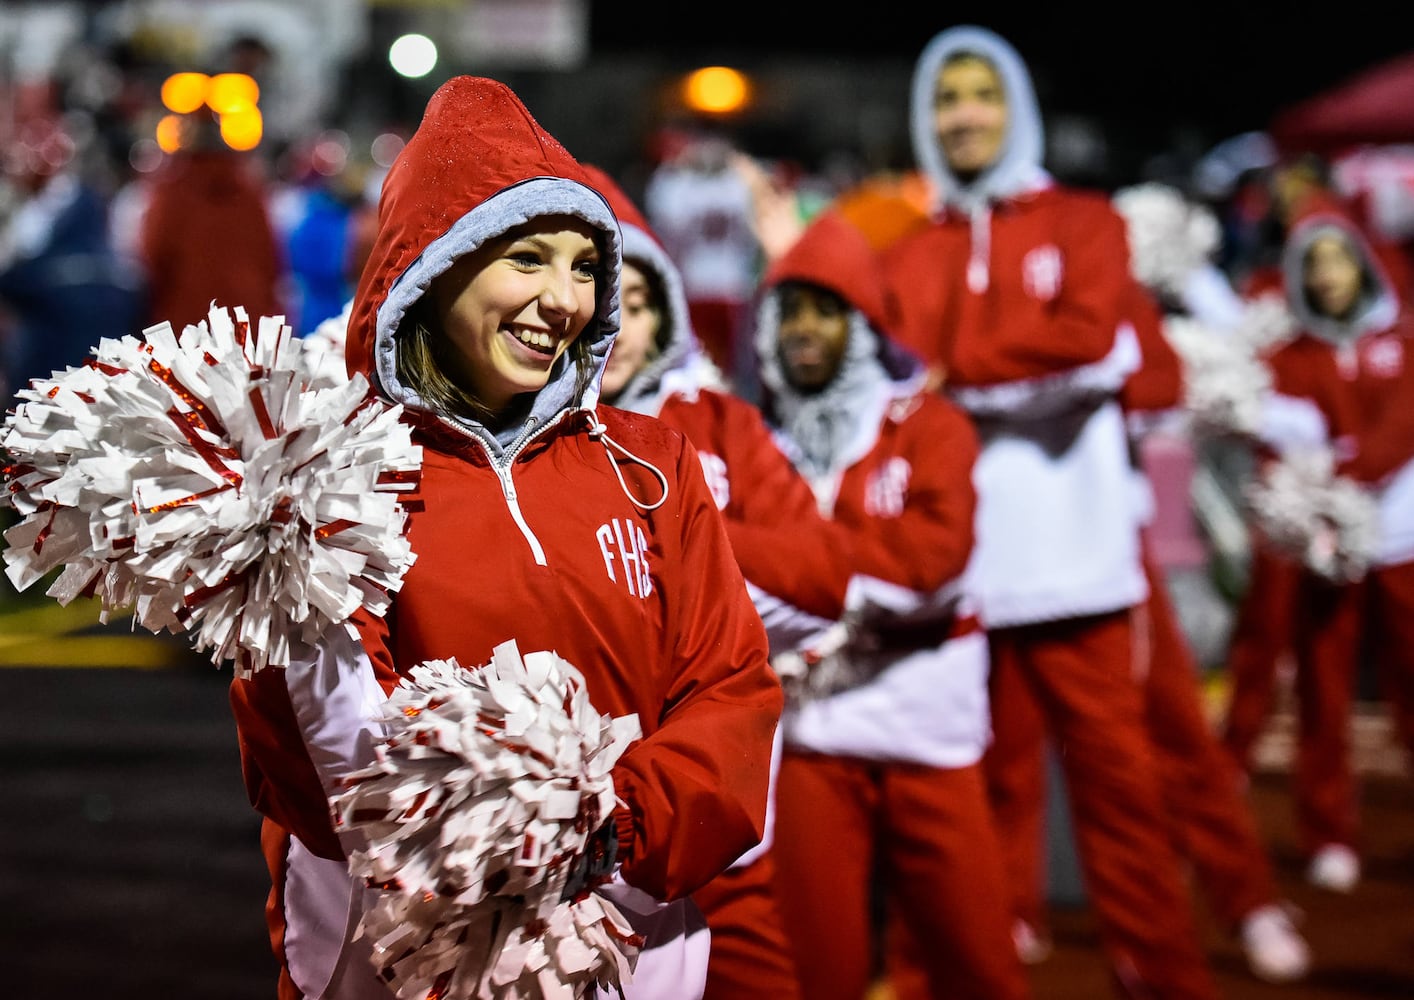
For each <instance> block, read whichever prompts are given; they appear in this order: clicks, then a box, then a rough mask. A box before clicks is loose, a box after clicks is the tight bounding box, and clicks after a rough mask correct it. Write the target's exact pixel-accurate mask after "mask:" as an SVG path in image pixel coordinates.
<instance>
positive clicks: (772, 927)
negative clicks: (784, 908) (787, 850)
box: [692, 851, 804, 1000]
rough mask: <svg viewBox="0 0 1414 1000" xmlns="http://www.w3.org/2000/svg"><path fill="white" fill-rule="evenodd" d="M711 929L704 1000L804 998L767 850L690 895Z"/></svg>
mask: <svg viewBox="0 0 1414 1000" xmlns="http://www.w3.org/2000/svg"><path fill="white" fill-rule="evenodd" d="M692 900H693V902H694V903H696V904H697V907H698V909H700V910H701V911H702V915H703V916H704V917H705V918H706V920H707V927H708V929H709V930H710V931H711V932H712V951H711V954H710V955H709V957H708V959H707V990H706V992H705V993H704V994H703V1000H761V998H763V997H772V998H775V997H779V998H781V1000H803V998H804V994H802V993H801V991H800V984H799V982H798V979H797V976H796V971H795V960H794V956H793V955H792V953H791V949H790V944H789V942H788V941H787V940H786V935H785V929H784V927H783V926H782V921H781V911H780V908H779V906H778V905H777V900H776V863H775V857H774V854H773V853H772V852H770V851H768V852H767V853H765V854H763V855H761V856H760V857H758V858H756V859H755V860H754V861H752V862H751V863H750V864H747V865H743V866H742V867H740V868H729V869H728V870H727V871H725V872H723V873H722V874H721V875H718V876H717V877H716V878H714V879H713V880H712V881H711V882H708V883H707V884H706V885H705V886H703V887H702V888H701V889H698V890H697V891H696V892H694V893H693V894H692Z"/></svg>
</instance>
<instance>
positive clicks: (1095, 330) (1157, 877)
mask: <svg viewBox="0 0 1414 1000" xmlns="http://www.w3.org/2000/svg"><path fill="white" fill-rule="evenodd" d="M960 52H971V53H975V54H978V55H981V56H982V57H984V58H985V59H986V60H988V61H989V62H990V63H991V65H992V66H993V67H995V69H996V71H997V73H998V74H999V76H1000V78H1001V84H1002V89H1003V91H1004V92H1005V94H1006V100H1007V132H1006V136H1005V138H1004V140H1003V143H1002V147H1001V152H1000V154H999V157H998V159H997V160H996V162H994V163H993V164H992V166H990V167H989V168H987V169H986V170H984V171H983V172H982V173H981V174H979V175H978V176H977V177H976V178H974V179H973V180H971V181H970V182H968V183H965V184H964V183H963V182H961V181H960V179H959V178H958V177H956V176H955V175H954V174H953V173H952V171H951V170H950V169H949V167H948V165H947V162H946V160H945V158H944V156H943V152H942V150H941V148H940V146H939V143H938V140H937V136H936V131H935V126H934V121H935V116H934V94H935V90H936V86H937V78H938V71H939V70H940V68H941V67H942V65H943V64H944V62H945V61H946V60H947V59H948V58H949V57H950V56H952V55H954V54H957V53H960ZM910 115H911V125H912V130H913V144H914V153H915V157H916V159H917V160H918V162H919V166H920V167H921V168H922V169H923V170H924V171H925V173H927V174H928V175H929V178H930V179H931V180H932V181H933V183H934V187H935V190H936V191H937V192H938V195H939V199H940V201H939V206H938V210H937V212H936V214H935V218H934V221H933V224H932V225H931V226H929V227H928V228H926V229H923V230H921V231H919V232H917V233H914V234H911V235H908V236H905V237H904V238H902V239H901V240H899V241H898V242H897V243H896V244H895V245H894V246H893V247H891V248H890V249H889V250H888V252H887V255H886V265H887V269H888V270H887V274H888V279H889V282H890V286H891V288H892V289H893V292H894V295H895V298H896V300H897V302H898V306H899V309H900V314H901V319H902V324H903V325H902V330H903V333H904V335H905V337H906V338H907V340H908V343H909V344H910V345H911V346H913V347H915V349H917V350H918V351H919V352H920V353H923V354H924V356H925V357H927V358H929V359H930V360H931V361H932V362H933V363H934V364H935V365H936V366H937V367H938V368H939V369H940V370H941V371H942V372H943V374H944V377H945V383H944V390H945V391H946V392H947V393H948V394H949V395H950V396H951V398H952V399H953V400H955V401H956V402H957V403H958V404H960V405H961V406H962V407H963V408H964V409H965V410H967V411H968V413H969V414H970V415H971V417H972V419H973V422H974V425H975V427H976V428H977V432H978V435H979V437H980V439H981V453H980V455H979V457H978V461H977V465H976V469H975V471H974V475H973V479H974V481H975V483H976V485H977V545H976V553H975V555H974V558H973V562H972V565H971V567H970V569H969V586H970V589H971V590H972V591H973V592H974V593H975V594H976V595H977V599H978V601H979V609H980V613H981V617H982V621H983V623H984V624H985V625H986V626H987V629H988V633H989V641H990V645H991V650H992V675H991V678H992V684H993V712H994V715H995V717H994V722H993V726H994V729H995V743H996V750H995V751H994V752H998V753H1004V752H1005V751H1004V749H1003V747H1004V744H1005V741H1006V740H1007V739H1008V738H1009V737H1010V735H1012V734H1011V733H1010V732H1009V731H1008V728H1007V726H1006V725H1005V713H1006V711H1007V706H1006V705H1005V704H1004V700H1005V692H1006V690H1007V689H1008V688H1009V687H1011V686H1014V685H1016V684H1024V685H1025V687H1026V689H1027V690H1028V691H1029V692H1030V693H1031V695H1032V696H1033V697H1034V698H1035V699H1036V702H1037V704H1038V705H1039V706H1040V708H1041V711H1042V713H1043V716H1044V717H1045V719H1046V722H1047V728H1048V731H1049V733H1050V736H1051V738H1052V739H1053V740H1054V741H1055V742H1056V744H1057V745H1058V746H1061V747H1063V748H1064V753H1062V754H1061V755H1060V761H1061V763H1062V765H1063V767H1064V769H1065V776H1066V785H1067V790H1068V792H1069V795H1070V801H1071V806H1072V812H1073V815H1074V823H1075V828H1076V834H1077V841H1078V847H1079V854H1080V861H1081V866H1082V870H1083V872H1084V878H1085V885H1086V890H1087V892H1088V895H1089V897H1090V900H1091V903H1092V905H1093V907H1094V910H1095V913H1096V916H1097V918H1098V923H1099V928H1100V936H1101V940H1102V943H1103V945H1104V947H1105V950H1106V952H1107V954H1108V956H1109V959H1110V965H1111V969H1112V971H1113V974H1114V976H1115V979H1116V986H1117V988H1118V989H1119V990H1120V991H1122V992H1124V993H1127V994H1130V995H1144V996H1152V997H1161V998H1179V997H1182V998H1205V1000H1207V998H1212V997H1214V996H1215V995H1216V988H1215V986H1214V983H1213V980H1212V976H1211V973H1210V972H1209V970H1208V968H1207V965H1206V962H1205V960H1204V957H1203V954H1202V951H1201V949H1200V947H1199V942H1198V935H1197V931H1196V928H1195V926H1194V922H1193V919H1192V908H1191V904H1190V900H1189V894H1188V889H1187V886H1186V885H1185V884H1184V882H1183V879H1182V877H1181V874H1180V867H1179V864H1178V861H1177V859H1176V857H1175V856H1174V853H1173V851H1172V848H1171V846H1170V844H1169V839H1168V823H1167V820H1166V817H1165V815H1164V809H1163V804H1162V800H1161V794H1160V782H1159V773H1158V765H1157V761H1156V760H1155V757H1154V753H1153V750H1152V746H1151V743H1150V740H1149V737H1148V732H1147V726H1146V722H1145V707H1144V697H1145V695H1144V689H1143V685H1142V684H1141V683H1140V680H1139V678H1138V677H1137V676H1136V674H1135V672H1134V645H1133V644H1134V631H1133V627H1132V623H1131V615H1132V613H1133V612H1134V611H1135V609H1137V608H1139V607H1140V606H1141V605H1142V603H1143V602H1144V600H1145V599H1146V598H1147V596H1148V586H1147V583H1146V581H1145V574H1144V567H1143V560H1142V558H1141V545H1140V535H1141V528H1142V521H1143V518H1144V517H1145V516H1146V514H1147V510H1146V507H1145V505H1144V504H1142V503H1141V502H1140V500H1139V496H1138V495H1137V493H1136V491H1135V489H1134V476H1133V468H1132V466H1131V462H1130V457H1129V442H1128V435H1127V430H1126V426H1125V415H1124V411H1123V407H1122V405H1121V403H1120V400H1119V393H1120V391H1121V388H1122V387H1123V385H1124V384H1125V382H1126V380H1127V379H1128V378H1129V376H1130V375H1131V374H1133V372H1135V371H1136V370H1137V368H1138V366H1139V363H1140V354H1139V347H1138V344H1137V341H1136V338H1135V336H1134V332H1133V329H1132V327H1131V326H1130V324H1128V323H1126V322H1125V319H1126V308H1127V296H1128V295H1129V294H1130V291H1131V288H1132V284H1131V283H1132V280H1133V279H1132V277H1131V275H1130V271H1129V252H1128V246H1127V237H1126V232H1125V226H1124V222H1123V220H1122V218H1121V217H1120V216H1119V214H1118V212H1117V211H1116V210H1115V209H1114V208H1113V207H1112V206H1111V204H1110V202H1109V200H1108V199H1107V198H1106V197H1105V196H1104V195H1102V194H1100V193H1091V192H1085V191H1080V190H1076V189H1071V188H1067V187H1064V186H1061V185H1059V184H1057V183H1055V182H1054V181H1053V179H1052V178H1050V176H1049V175H1047V174H1046V172H1045V171H1044V170H1043V169H1042V167H1041V157H1042V154H1043V150H1044V142H1043V137H1042V130H1041V118H1040V112H1039V110H1038V108H1037V105H1036V100H1035V93H1034V89H1033V87H1032V84H1031V80H1030V75H1029V72H1028V71H1027V69H1026V66H1025V64H1024V63H1023V62H1022V60H1021V58H1020V56H1019V55H1018V54H1017V53H1016V51H1015V50H1014V49H1013V48H1012V47H1011V46H1010V45H1009V44H1008V43H1007V42H1005V41H1004V40H1003V39H1001V38H999V37H998V36H996V35H995V34H993V33H992V32H990V31H987V30H986V29H982V28H976V27H962V28H956V29H949V30H947V31H944V32H942V33H940V34H939V35H937V36H936V37H935V38H934V39H933V40H932V41H930V42H929V44H928V45H927V46H926V47H925V49H924V51H923V53H922V54H921V55H920V57H919V59H918V62H917V63H916V65H915V70H914V78H913V89H912V96H911V106H910ZM1023 735H1024V734H1023ZM995 805H996V807H997V823H998V828H999V831H1000V832H1001V834H1002V836H1003V837H1005V838H1010V837H1012V836H1015V835H1017V834H1016V832H1015V831H1016V827H1015V826H1013V823H1012V820H1013V818H1016V817H1013V816H1012V815H1011V814H1010V813H1009V812H1008V811H1007V803H1006V802H1005V801H998V802H996V803H995ZM1025 805H1026V808H1027V809H1030V808H1033V807H1034V803H1027V804H1025ZM1034 849H1035V847H1034V844H1029V843H1028V844H1026V845H1024V846H1021V847H1018V848H1017V850H1018V851H1027V852H1030V851H1034ZM1139 872H1144V873H1145V875H1144V877H1143V878H1142V879H1141V878H1140V877H1139V876H1138V874H1137V873H1139ZM1158 913H1162V914H1164V918H1163V920H1162V921H1156V920H1155V917H1154V915H1155V914H1158Z"/></svg>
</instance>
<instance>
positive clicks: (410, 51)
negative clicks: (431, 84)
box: [388, 34, 437, 79]
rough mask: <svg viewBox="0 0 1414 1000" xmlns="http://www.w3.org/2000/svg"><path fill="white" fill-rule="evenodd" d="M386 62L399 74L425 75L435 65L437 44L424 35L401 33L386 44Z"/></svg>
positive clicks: (410, 75) (409, 75)
mask: <svg viewBox="0 0 1414 1000" xmlns="http://www.w3.org/2000/svg"><path fill="white" fill-rule="evenodd" d="M388 63H389V65H391V66H392V67H393V70H394V72H396V73H397V74H398V75H399V76H406V77H411V78H414V79H415V78H417V77H421V76H426V75H427V74H428V73H431V72H432V69H433V67H435V66H436V65H437V45H436V43H435V42H433V41H432V39H430V38H428V37H427V36H426V35H417V34H412V35H403V36H402V37H401V38H398V39H397V40H395V41H394V42H393V44H392V45H390V46H388Z"/></svg>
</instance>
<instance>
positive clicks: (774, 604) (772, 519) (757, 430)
mask: <svg viewBox="0 0 1414 1000" xmlns="http://www.w3.org/2000/svg"><path fill="white" fill-rule="evenodd" d="M586 169H587V170H589V172H590V175H591V177H592V178H593V179H594V183H595V186H596V187H597V188H598V190H599V191H600V193H602V194H603V195H604V196H605V197H606V198H607V199H608V200H609V204H610V205H611V206H612V207H613V209H614V213H615V215H617V216H618V219H619V225H620V227H621V228H622V230H623V255H624V266H623V275H624V277H623V329H622V330H621V331H619V336H618V339H617V340H615V342H614V349H613V350H612V351H611V352H610V353H609V359H608V363H607V364H606V366H605V368H604V380H603V385H602V392H603V399H604V401H605V402H606V403H609V404H611V405H613V406H618V407H622V408H624V409H628V410H632V411H633V412H635V413H644V414H648V415H650V416H655V417H658V418H659V419H660V420H662V421H664V422H665V423H667V424H669V425H671V426H673V427H676V428H677V429H678V430H680V431H682V432H683V433H684V434H686V435H687V437H688V439H689V440H690V441H691V442H692V443H693V445H694V446H695V447H696V449H697V453H698V457H699V458H700V459H701V460H702V468H703V471H704V473H705V474H706V477H707V483H708V487H709V488H710V489H711V491H712V496H713V498H714V499H715V500H716V503H717V506H718V508H719V509H720V510H721V511H722V514H723V516H724V517H725V518H726V521H727V530H728V534H729V535H730V536H731V538H732V542H733V546H734V549H735V551H736V555H737V561H738V563H739V564H740V565H741V567H742V570H743V572H744V574H745V577H746V583H747V589H748V591H749V592H750V593H751V595H752V599H753V602H754V603H755V605H756V607H757V609H758V610H759V611H760V613H761V616H762V620H763V621H764V622H765V624H766V631H767V635H768V637H769V639H770V642H771V648H772V650H773V651H780V650H790V649H792V648H794V647H795V646H796V645H797V644H798V643H799V642H800V641H801V640H802V639H803V638H805V637H806V636H808V635H811V634H814V633H815V632H817V631H819V629H820V628H821V627H822V623H824V624H828V622H830V621H833V620H834V619H835V618H838V617H839V615H840V614H841V613H842V611H843V608H844V596H845V590H846V587H847V585H848V574H849V561H848V551H849V546H848V540H847V538H845V537H844V535H843V532H842V530H841V529H840V528H839V527H838V526H836V525H833V524H832V523H831V522H828V521H826V520H825V519H824V518H822V517H820V515H819V512H818V511H817V510H816V508H815V496H814V494H813V493H811V491H810V487H809V485H808V484H807V483H806V482H805V480H804V479H803V478H802V477H801V476H800V474H799V473H798V472H797V471H796V469H795V466H793V465H792V464H791V463H790V460H789V459H788V458H786V456H785V455H784V454H783V453H782V452H781V450H780V449H779V448H778V447H776V444H775V442H774V441H773V440H772V437H771V431H770V428H768V427H767V425H766V423H765V421H764V420H763V419H762V416H761V412H760V411H759V410H758V409H757V408H756V407H755V406H753V405H752V404H751V403H749V402H747V401H746V400H744V399H741V398H740V397H738V396H736V395H733V394H732V393H731V392H730V390H729V389H728V388H727V383H726V380H725V378H724V377H723V375H722V373H721V370H720V369H719V368H718V367H717V366H716V364H715V363H713V361H712V360H711V359H710V358H709V357H708V356H707V355H706V353H705V352H704V351H703V349H702V347H701V345H700V344H699V343H698V340H697V337H696V335H695V333H694V332H693V329H692V321H691V317H690V313H689V310H688V307H687V297H686V295H685V294H684V292H683V288H682V279H681V277H680V275H679V273H678V269H677V267H676V265H675V264H674V263H673V261H672V259H671V258H670V257H669V256H668V254H667V252H666V250H665V249H664V248H663V245H662V244H661V243H660V242H659V241H658V239H657V237H656V236H655V235H654V233H653V230H652V229H651V227H650V226H649V225H648V222H647V220H646V219H645V218H644V217H643V214H642V212H640V211H639V209H638V207H637V206H636V205H634V204H633V202H632V201H631V200H630V199H629V197H628V195H627V194H626V193H625V192H624V191H623V189H622V188H621V187H619V185H618V184H617V183H616V182H615V181H614V180H613V178H611V177H610V176H608V175H607V174H606V173H604V172H603V171H602V170H599V169H598V168H596V167H593V166H586ZM783 567H790V568H791V569H792V570H793V572H790V573H783V572H782V571H781V570H782V568H783ZM775 749H776V754H777V756H776V757H775V758H774V761H775V763H776V764H777V765H778V764H779V753H780V733H779V730H778V731H777V744H776V748H775ZM771 823H772V809H771V806H770V805H769V804H768V807H767V830H766V836H765V837H764V838H763V840H762V842H761V843H760V844H758V845H757V846H756V847H753V848H752V849H751V850H750V851H748V852H747V853H746V854H744V855H743V856H742V857H740V858H738V859H737V861H736V862H735V863H734V864H733V865H732V867H731V868H729V869H728V870H727V871H726V872H723V873H722V874H721V875H719V876H717V877H716V878H715V879H713V880H712V881H711V882H709V883H707V885H705V886H703V887H702V888H701V889H699V890H698V891H697V892H695V893H694V894H693V900H694V902H696V903H697V905H698V906H699V907H700V908H701V909H702V912H703V915H704V916H705V917H706V919H707V926H708V928H709V929H710V930H711V932H712V951H711V956H710V958H709V961H708V964H707V990H706V993H705V995H704V996H705V1000H755V998H757V997H767V996H769V997H772V998H773V1000H792V998H798V997H801V996H802V994H801V992H800V987H799V984H798V982H797V979H796V970H795V959H794V955H793V954H792V952H791V950H790V946H789V944H788V943H787V941H786V937H785V931H784V928H783V926H782V922H781V914H780V909H779V906H778V905H777V900H776V886H775V862H774V858H773V856H772V853H771V844H772V829H771Z"/></svg>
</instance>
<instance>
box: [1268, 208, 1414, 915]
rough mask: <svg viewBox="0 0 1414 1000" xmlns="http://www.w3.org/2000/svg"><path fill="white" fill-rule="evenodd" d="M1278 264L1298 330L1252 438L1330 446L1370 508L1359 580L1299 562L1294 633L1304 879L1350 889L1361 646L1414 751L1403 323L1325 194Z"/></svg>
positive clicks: (1275, 357) (1410, 472)
mask: <svg viewBox="0 0 1414 1000" xmlns="http://www.w3.org/2000/svg"><path fill="white" fill-rule="evenodd" d="M1282 269H1283V283H1284V286H1285V288H1286V289H1287V300H1288V303H1289V305H1290V307H1291V309H1292V311H1293V313H1294V314H1295V316H1296V318H1297V322H1298V325H1299V326H1300V328H1301V330H1302V332H1301V333H1300V334H1299V335H1298V336H1297V337H1296V338H1295V339H1294V340H1292V341H1289V342H1288V343H1286V344H1284V345H1283V346H1282V347H1280V348H1279V349H1278V350H1277V351H1275V352H1274V353H1273V354H1272V355H1271V357H1270V365H1271V368H1272V375H1273V381H1274V394H1273V397H1272V399H1271V402H1270V404H1269V411H1268V412H1269V418H1268V419H1267V420H1266V421H1265V423H1264V427H1263V437H1264V439H1265V441H1266V442H1267V444H1269V445H1270V446H1271V447H1273V448H1274V449H1275V452H1276V453H1277V454H1278V455H1283V454H1286V453H1288V452H1291V451H1295V450H1300V449H1305V448H1317V449H1330V451H1331V452H1332V453H1333V455H1334V457H1335V461H1336V464H1335V466H1334V472H1335V474H1336V475H1338V476H1341V477H1344V478H1346V479H1348V480H1351V481H1353V482H1354V483H1357V484H1359V486H1360V487H1361V488H1362V489H1364V490H1365V491H1367V492H1368V494H1369V495H1370V496H1371V497H1372V498H1373V499H1374V500H1375V501H1376V503H1377V511H1378V513H1377V516H1376V532H1375V535H1376V537H1375V540H1374V548H1373V551H1372V552H1371V553H1369V555H1368V560H1369V566H1368V569H1367V571H1365V572H1364V573H1363V575H1360V576H1359V578H1358V579H1355V580H1349V581H1347V580H1332V579H1329V578H1327V577H1325V576H1323V575H1322V574H1320V573H1318V572H1315V571H1313V570H1311V569H1307V568H1303V571H1302V573H1301V578H1300V581H1299V583H1298V595H1297V602H1298V604H1297V614H1296V621H1295V635H1294V637H1293V647H1294V650H1295V655H1296V660H1297V691H1296V693H1297V701H1298V718H1299V724H1300V740H1299V744H1298V751H1297V761H1296V773H1295V781H1296V788H1295V792H1296V798H1297V823H1298V832H1299V835H1300V837H1301V840H1302V844H1303V847H1304V849H1305V850H1306V851H1308V852H1309V854H1310V865H1309V868H1308V870H1307V877H1308V879H1309V880H1310V881H1311V882H1313V883H1314V884H1316V885H1318V886H1321V887H1323V888H1326V889H1330V890H1335V891H1342V892H1348V891H1350V890H1351V889H1353V888H1354V887H1355V885H1356V884H1357V883H1358V881H1359V878H1360V861H1359V839H1360V838H1359V818H1358V805H1357V792H1356V787H1355V778H1354V775H1353V773H1352V770H1351V764H1350V744H1349V739H1348V736H1349V733H1348V727H1349V723H1350V708H1351V698H1352V697H1353V687H1354V680H1355V675H1356V670H1357V667H1358V665H1359V663H1360V661H1361V658H1362V655H1363V654H1364V653H1366V652H1370V653H1372V654H1373V655H1375V656H1376V657H1377V658H1378V659H1377V661H1376V663H1377V667H1378V672H1379V675H1380V677H1381V679H1382V680H1383V682H1384V689H1385V691H1386V692H1387V695H1388V698H1389V701H1390V703H1391V707H1392V710H1393V716H1394V720H1395V723H1396V728H1397V731H1398V733H1399V735H1400V737H1401V738H1402V739H1403V740H1404V742H1405V745H1406V746H1408V747H1410V748H1411V749H1414V416H1411V414H1414V406H1411V401H1414V353H1411V352H1414V325H1411V323H1410V320H1409V316H1408V314H1407V312H1406V311H1405V310H1404V308H1403V305H1402V303H1401V301H1400V297H1399V295H1398V292H1397V289H1396V286H1395V284H1394V283H1393V282H1392V281H1391V280H1390V278H1389V277H1388V272H1387V271H1386V270H1385V268H1384V267H1383V266H1382V264H1381V262H1380V258H1379V256H1378V254H1377V253H1375V252H1374V251H1373V250H1372V249H1371V246H1370V244H1369V242H1368V241H1367V240H1366V239H1365V237H1364V235H1363V234H1362V232H1361V230H1360V228H1359V227H1358V225H1357V224H1355V223H1354V222H1353V221H1352V219H1351V218H1350V217H1349V215H1348V214H1346V213H1343V212H1339V211H1336V210H1334V209H1333V208H1332V207H1330V206H1318V207H1316V208H1315V209H1314V210H1313V211H1311V212H1310V213H1309V214H1306V215H1305V216H1304V217H1302V218H1301V219H1299V220H1298V221H1297V222H1296V223H1295V224H1294V225H1293V227H1292V229H1291V231H1290V233H1289V235H1288V237H1287V242H1286V244H1285V247H1284V249H1283V254H1282Z"/></svg>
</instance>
